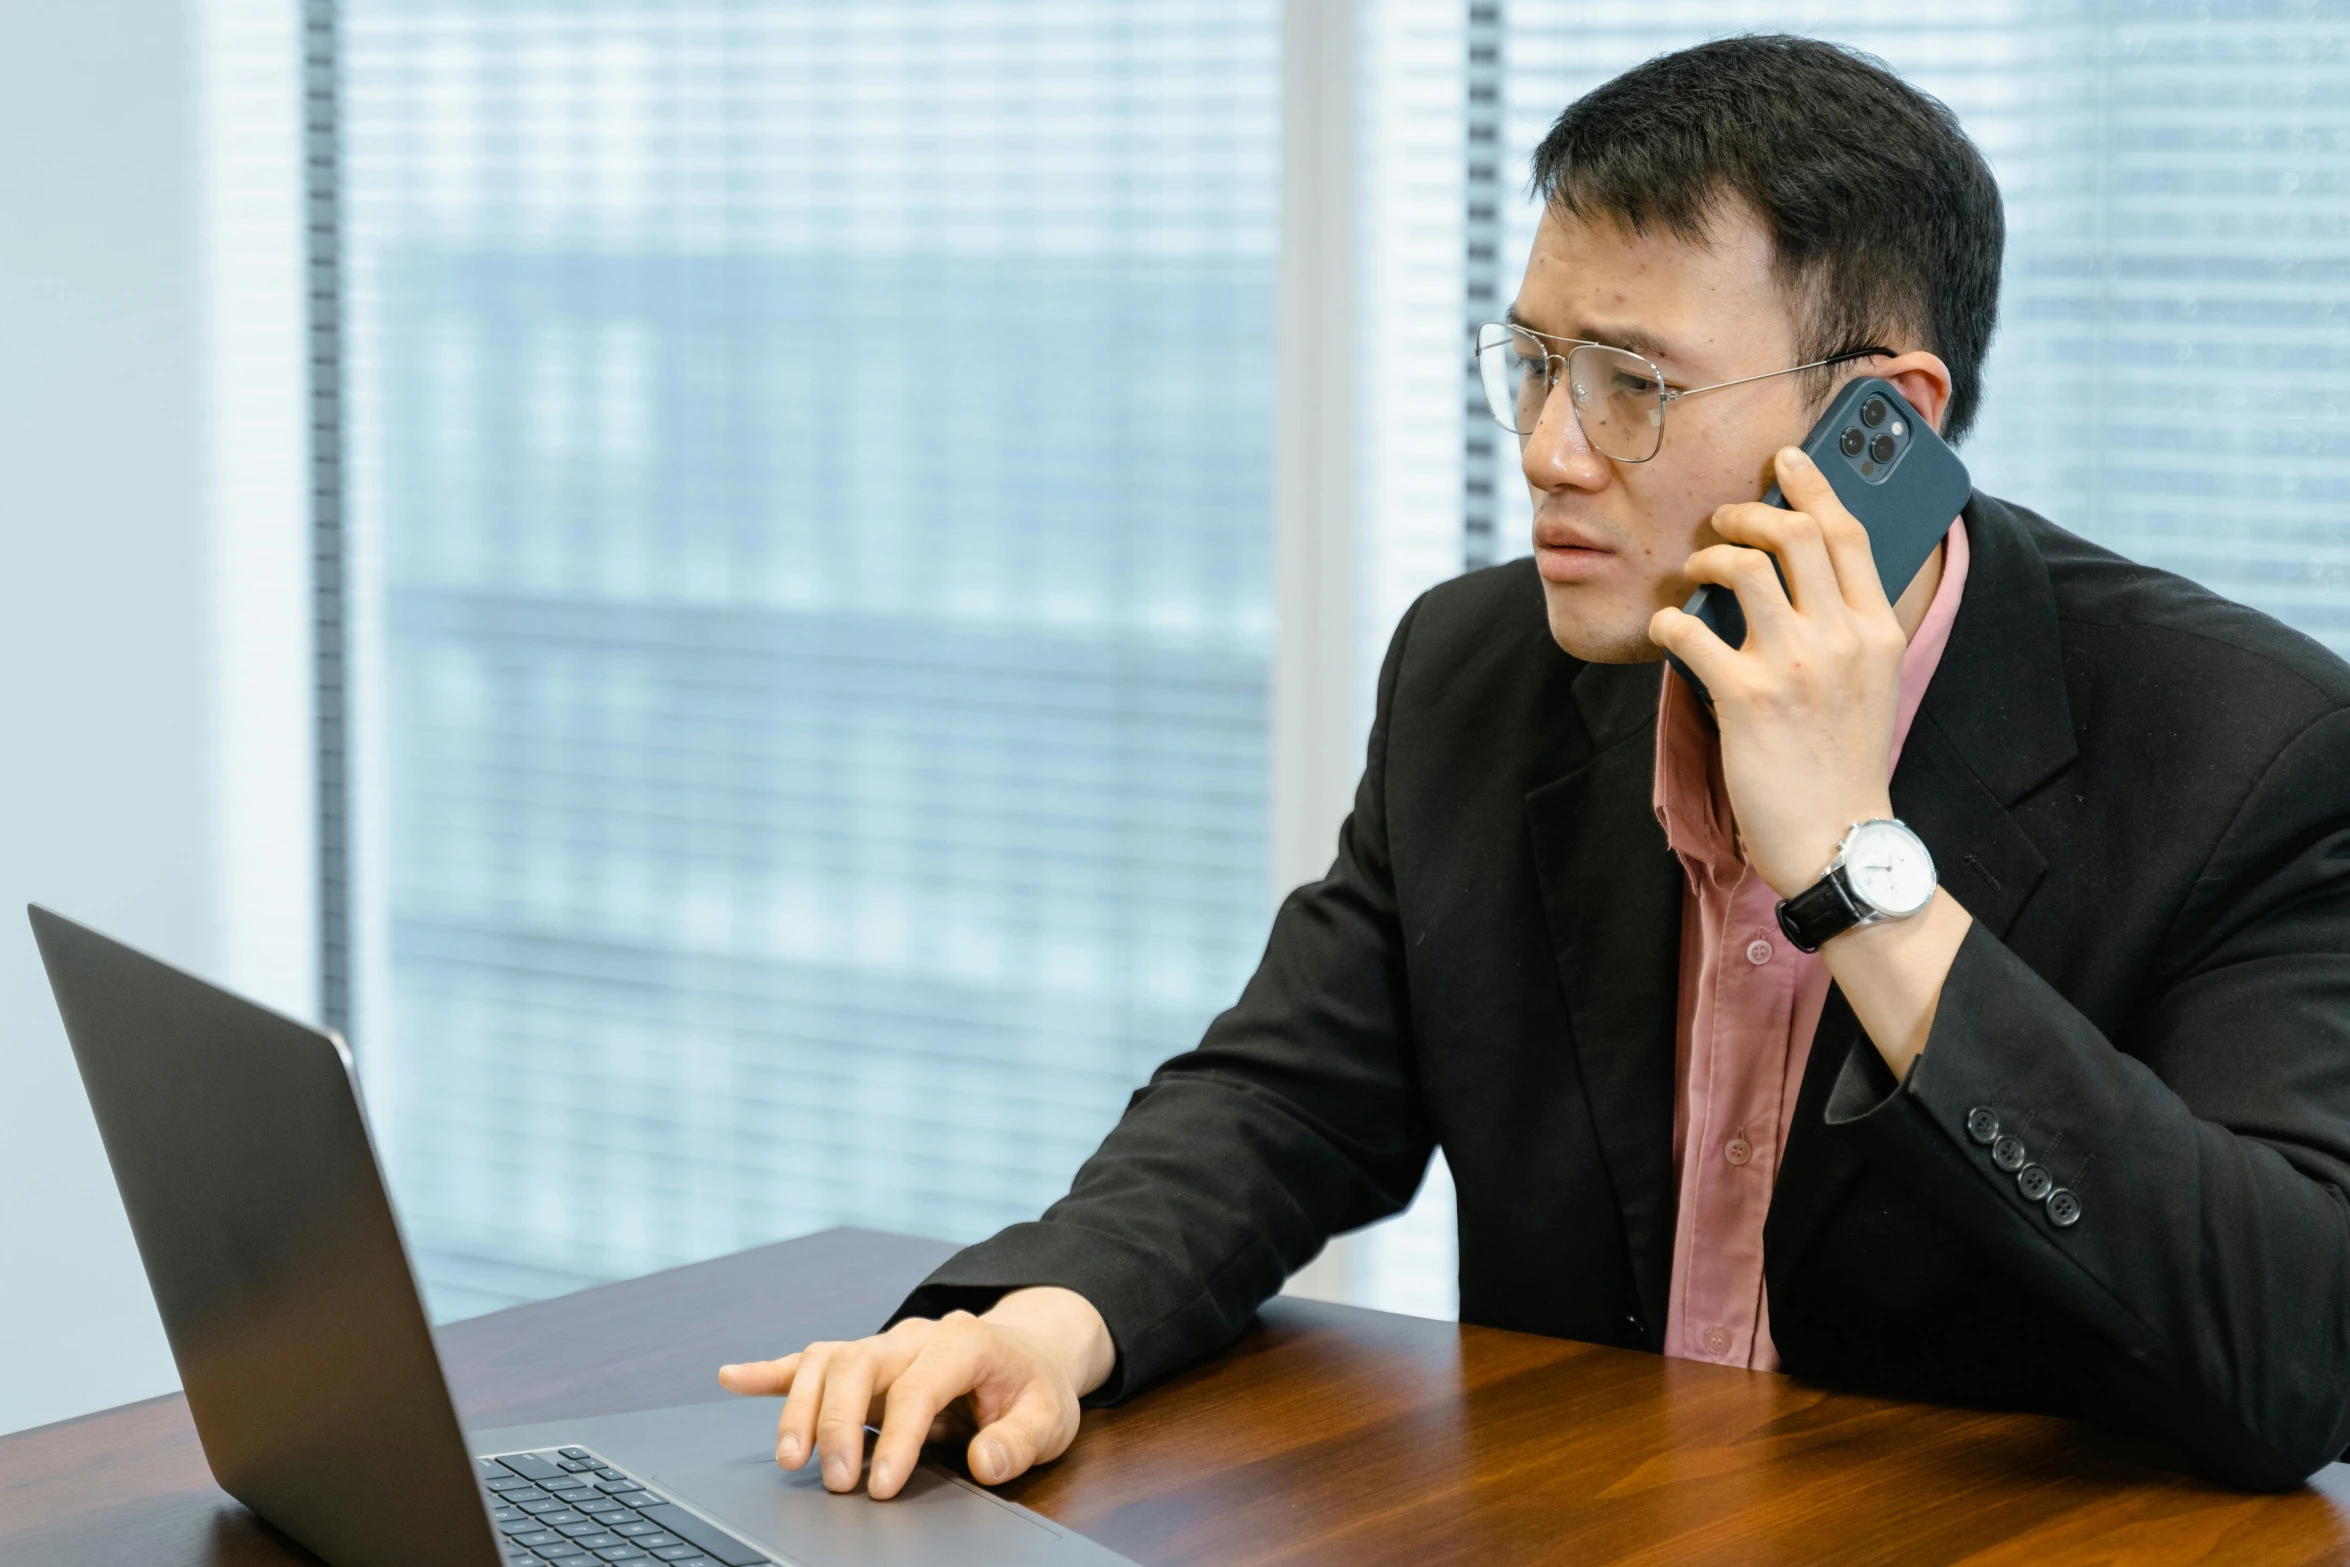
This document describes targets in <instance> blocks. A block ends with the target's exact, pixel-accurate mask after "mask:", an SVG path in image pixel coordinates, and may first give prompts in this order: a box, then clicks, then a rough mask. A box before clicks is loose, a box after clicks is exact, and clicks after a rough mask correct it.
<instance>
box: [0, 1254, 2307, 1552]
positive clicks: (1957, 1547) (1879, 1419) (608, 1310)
mask: <svg viewBox="0 0 2350 1567" xmlns="http://www.w3.org/2000/svg"><path fill="white" fill-rule="evenodd" d="M946 1250H947V1248H945V1247H944V1246H942V1245H939V1244H938V1243H935V1242H929V1241H919V1240H912V1239H909V1238H906V1237H903V1236H891V1235H878V1234H873V1233H870V1232H864V1231H853V1230H831V1231H826V1232H825V1233H823V1234H820V1235H813V1236H809V1237H806V1238H804V1239H802V1240H797V1241H787V1242H784V1243H782V1244H780V1245H775V1246H767V1247H762V1248H760V1249H758V1250H756V1251H750V1252H745V1253H742V1254H741V1255H739V1256H735V1257H728V1258H723V1259H720V1260H718V1261H715V1262H708V1263H702V1264H698V1265H696V1266H694V1267H690V1268H680V1269H676V1270H673V1271H671V1272H668V1273H662V1274H656V1275H653V1276H652V1277H650V1278H644V1279H636V1280H632V1281H630V1282H628V1283H625V1284H617V1285H612V1286H608V1287H606V1288H603V1289H597V1290H589V1291H585V1292H583V1293H581V1294H578V1295H571V1296H566V1297H563V1298H562V1299H559V1300H553V1301H545V1302H541V1303H539V1304H537V1305H531V1306H523V1307H517V1308H515V1309H514V1310H512V1311H505V1312H499V1313H496V1314H495V1315H492V1316H488V1317H481V1318H476V1319H474V1320H473V1321H471V1322H463V1323H458V1324H455V1325H453V1326H451V1327H449V1328H447V1329H445V1330H443V1332H442V1334H441V1340H442V1354H443V1357H444V1359H445V1360H446V1361H447V1363H448V1368H449V1377H450V1383H451V1385H452V1387H453V1388H454V1389H455V1390H456V1394H457V1399H458V1404H459V1407H460V1409H461V1411H462V1412H463V1414H464V1416H465V1419H466V1421H467V1422H468V1423H469V1424H471V1425H474V1426H478V1427H488V1426H493V1425H503V1424H512V1423H519V1422H524V1421H535V1420H544V1419H554V1418H560V1417H562V1416H565V1415H589V1414H605V1413H613V1412H617V1411H620V1410H627V1409H642V1408H650V1407H654V1406H658V1405H662V1404H675V1403H688V1402H694V1401H697V1400H700V1399H704V1398H709V1397H713V1396H715V1395H716V1384H715V1382H714V1381H713V1378H712V1373H713V1371H714V1369H715V1368H716V1366H717V1365H719V1364H720V1363H721V1362H723V1361H727V1360H739V1359H745V1358H750V1357H753V1356H760V1355H769V1354H780V1353H784V1352H786V1351H788V1350H790V1349H794V1348H797V1347H798V1346H799V1345H800V1344H802V1343H804V1342H807V1341H808V1340H810V1339H813V1338H824V1337H843V1336H848V1335H852V1334H855V1333H859V1332H862V1331H866V1330H868V1329H870V1328H871V1327H872V1326H873V1325H874V1324H875V1323H877V1322H878V1321H879V1320H880V1319H881V1318H882V1317H883V1316H884V1315H885V1314H886V1313H887V1312H888V1310H889V1309H890V1308H891V1307H892V1306H894V1305H895V1304H896V1303H897V1301H898V1300H899V1299H900V1298H902V1296H903V1295H904V1293H905V1291H906V1290H907V1289H908V1288H909V1287H911V1285H912V1284H913V1282H914V1281H915V1280H916V1279H918V1278H920V1277H921V1276H922V1274H923V1273H925V1272H927V1271H928V1270H929V1268H930V1267H931V1266H933V1265H934V1264H935V1263H936V1261H937V1260H938V1259H939V1258H940V1257H941V1256H943V1255H944V1254H945V1252H946ZM1005 1490H1006V1494H1007V1495H1010V1496H1012V1497H1014V1498H1015V1499H1017V1500H1019V1501H1021V1502H1024V1503H1026V1504H1027V1505H1028V1506H1031V1507H1034V1508H1036V1509H1037V1510H1039V1511H1040V1512H1043V1513H1046V1514H1048V1515H1050V1516H1052V1517H1054V1518H1057V1519H1059V1520H1061V1521H1062V1522H1063V1523H1066V1524H1068V1525H1070V1526H1071V1527H1073V1528H1077V1529H1081V1530H1083V1531H1084V1532H1085V1533H1087V1534H1089V1535H1092V1536H1093V1537H1094V1538H1096V1539H1098V1540H1101V1541H1103V1542H1104V1543H1106V1544H1108V1545H1110V1546H1112V1547H1114V1548H1116V1549H1117V1550H1120V1551H1123V1552H1124V1553H1125V1554H1127V1555H1128V1556H1131V1557H1133V1558H1134V1559H1135V1560H1136V1561H1137V1562H1141V1563H1144V1564H1146V1567H1162V1564H1164V1567H1174V1564H1178V1563H1203V1564H1204V1563H1259V1562H1267V1563H1269V1562H1282V1563H1290V1562H1297V1563H1305V1562H1315V1563H1321V1562H1328V1563H1347V1564H1379V1563H1398V1564H1400V1563H1407V1562H1408V1563H1414V1564H1424V1563H1430V1562H1451V1561H1478V1562H1491V1563H1515V1562H1561V1563H1565V1562H1574V1563H1642V1564H1646V1563H1659V1564H1662V1563H1674V1564H1679V1563H1714V1562H1720V1563H1737V1564H1739V1567H1753V1564H1757V1563H1780V1562H1785V1563H1821V1562H1853V1563H1871V1562H1887V1563H1891V1562H1900V1563H1920V1564H1924V1563H1969V1564H1976V1563H1980V1564H1991V1563H2018V1564H2021V1563H2032V1564H2047V1567H2089V1564H2105V1563H2113V1564H2120V1563H2174V1562H2176V1563H2185V1562H2210V1563H2221V1562H2231V1563H2232V1562H2257V1563H2263V1564H2267V1563H2275V1564H2280V1567H2281V1564H2287V1563H2302V1562H2350V1471H2345V1470H2344V1468H2343V1467H2342V1466H2339V1465H2337V1466H2335V1467H2334V1468H2332V1469H2329V1470H2328V1471H2327V1472H2326V1473H2325V1474H2323V1475H2321V1476H2320V1477H2319V1478H2318V1481H2317V1482H2316V1483H2315V1484H2314V1485H2313V1486H2311V1487H2309V1488H2306V1489H2304V1490H2302V1491H2299V1492H2296V1493H2293V1494H2291V1495H2287V1496H2244V1495H2241V1494H2238V1493H2235V1492H2231V1491H2227V1490H2223V1489H2221V1488H2219V1487H2216V1486H2212V1485H2209V1484H2207V1483H2205V1482H2203V1481H2200V1480H2198V1479H2195V1478H2194V1477H2193V1476H2191V1475H2190V1474H2188V1473H2187V1472H2186V1471H2185V1469H2184V1468H2183V1466H2181V1465H2180V1464H2179V1463H2178V1462H2177V1460H2176V1459H2175V1458H2174V1457H2173V1456H2172V1455H2170V1454H2169V1453H2168V1452H2167V1451H2166V1450H2164V1449H2162V1448H2160V1447H2157V1446H2154V1445H2151V1444H2139V1443H2132V1442H2125V1441H2122V1440H2119V1439H2116V1438H2113V1437H2110V1436H2106V1435H2102V1434H2100V1433H2098V1432H2095V1431H2092V1430H2089V1429H2087V1428H2085V1427H2081V1426H2078V1425H2074V1424H2071V1423H2069V1422H2065V1421H2060V1420H2050V1419H2044V1418H2041V1417H2037V1416H2028V1415H2004V1414H1990V1413H1983V1412H1979V1411H1965V1410H1949V1409H1936V1408H1930V1407H1926V1406H1922V1405H1911V1404H1899V1403H1892V1402H1887V1401H1884V1400H1879V1399H1869V1398H1859V1397H1854V1396H1851V1395H1847V1394H1835V1393H1826V1392H1822V1391H1821V1390H1819V1389H1817V1388H1812V1387H1807V1386H1805V1385H1804V1384H1802V1383H1799V1382H1796V1381H1794V1380H1792V1379H1790V1378H1787V1377H1780V1376H1771V1375H1766V1374H1763V1373H1759V1372H1746V1371H1729V1370H1724V1369H1722V1368H1719V1367H1713V1366H1700V1365H1692V1364H1689V1363H1687V1362H1682V1361H1670V1360H1662V1359H1659V1358H1657V1357H1655V1356H1652V1355H1642V1354H1637V1353H1634V1352H1631V1351H1627V1350H1616V1349H1603V1348H1598V1347H1595V1346H1592V1345H1587V1344H1575V1343H1570V1342H1566V1341H1564V1340H1558V1339H1544V1338H1536V1337H1532V1336H1529V1335H1525V1334H1517V1333H1504V1332H1500V1331H1498V1330H1495V1329H1489V1328H1457V1327H1455V1326H1454V1325H1452V1324H1450V1323H1437V1322H1427V1321H1422V1320H1419V1319H1416V1318H1409V1317H1393V1316H1387V1315H1383V1314H1381V1313H1378V1312H1368V1311H1359V1310H1354V1309H1350V1308H1347V1307H1343V1306H1330V1305H1323V1304H1320V1303H1316V1302H1310V1301H1294V1300H1278V1301H1275V1302H1273V1303H1271V1305H1269V1306H1268V1307H1267V1309H1266V1311H1265V1313H1264V1318H1263V1320H1262V1322H1261V1323H1260V1324H1259V1325H1258V1326H1257V1327H1256V1328H1254V1329H1252V1330H1251V1331H1250V1332H1249V1333H1248V1334H1247V1335H1246V1336H1245V1337H1244V1338H1243V1339H1242V1340H1241V1342H1240V1343H1239V1344H1238V1345H1236V1346H1235V1347H1234V1348H1233V1349H1232V1350H1231V1351H1230V1352H1229V1353H1227V1354H1225V1355H1223V1356H1220V1357H1218V1358H1217V1359H1215V1360H1213V1361H1211V1362H1209V1363H1207V1364H1205V1365H1203V1366H1200V1367H1198V1368H1195V1369H1194V1370H1193V1371H1191V1372H1189V1373H1187V1374H1186V1375H1184V1376H1182V1377H1180V1378H1178V1379H1176V1380H1175V1381H1174V1382H1172V1383H1170V1384H1168V1385H1167V1386H1165V1387H1163V1388H1160V1389H1158V1390H1157V1391H1155V1392H1152V1393H1150V1394H1147V1395H1145V1396H1144V1397H1142V1398H1140V1399H1137V1400H1136V1401H1134V1402H1133V1403H1132V1404H1130V1405H1128V1406H1127V1407H1126V1408H1124V1409H1118V1410H1093V1411H1089V1412H1088V1413H1087V1415H1086V1417H1085V1431H1084V1434H1083V1435H1082V1436H1081V1437H1080V1438H1079V1440H1078V1443H1077V1446H1076V1447H1075V1449H1073V1450H1072V1451H1071V1453H1070V1454H1069V1456H1068V1457H1066V1458H1064V1459H1063V1460H1062V1461H1061V1462H1059V1463H1057V1464H1054V1465H1051V1466H1049V1467H1047V1468H1045V1469H1043V1470H1040V1471H1038V1472H1037V1473H1035V1474H1033V1475H1030V1476H1027V1477H1025V1478H1023V1479H1022V1480H1019V1481H1017V1482H1015V1483H1014V1484H1012V1485H1011V1486H1008V1487H1006V1488H1005ZM844 1505H855V1506H872V1505H880V1504H874V1503H870V1502H866V1501H864V1500H862V1499H861V1498H860V1499H857V1500H855V1501H853V1502H844ZM308 1559H309V1558H307V1557H306V1556H305V1555H304V1554H303V1553H302V1552H301V1551H299V1550H297V1549H295V1548H294V1547H292V1546H290V1545H288V1544H286V1543H284V1542H282V1541H281V1540H279V1539H278V1538H277V1537H276V1536H274V1535H273V1534H271V1533H270V1532H269V1530H268V1529H267V1528H266V1526H264V1525H262V1524H260V1523H259V1522H258V1521H257V1520H255V1519H253V1518H252V1516H251V1515H250V1514H248V1513H246V1512H245V1511H244V1510H243V1509H242V1508H240V1507H239V1506H237V1504H236V1503H234V1502H232V1501H230V1500H229V1499H228V1498H227V1497H225V1496H223V1495H222V1494H221V1493H220V1492H219V1491H218V1490H217V1489H216V1488H214V1487H213V1486H212V1484H211V1481H210V1478H209V1476H208V1474H207V1472H206V1470H205V1468H204V1461H203V1454H202V1452H201V1450H200V1449H199V1448H198V1446H197V1443H196V1439H195V1433H194V1431H193V1429H192V1428H191V1427H190V1425H189V1423H188V1417H187V1408H186V1405H185V1404H184V1402H182V1401H181V1400H180V1399H179V1398H177V1397H176V1396H175V1397H171V1398H163V1399H154V1400H150V1401H148V1402H146V1403H143V1404H134V1405H129V1406H127V1407H125V1408H122V1409H116V1410H109V1411H107V1412H106V1413H104V1414H99V1415H92V1416H89V1417H87V1418H85V1419H82V1420H76V1421H68V1422H66V1423H64V1424H61V1425H55V1426H47V1427H43V1428H41V1429H39V1430H35V1431H28V1432H23V1433H19V1434H18V1435H15V1436H11V1437H4V1438H0V1563H7V1564H9V1567H18V1564H24V1567H68V1564H70V1567H96V1564H101V1563H103V1564H106V1567H147V1564H150V1563H152V1564H169V1567H182V1564H188V1567H193V1564H201V1563H209V1564H216V1567H225V1564H236V1567H248V1564H250V1567H259V1564H264V1563H266V1564H273V1567H274V1564H280V1563H291V1562H302V1561H306V1560H308Z"/></svg>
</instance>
